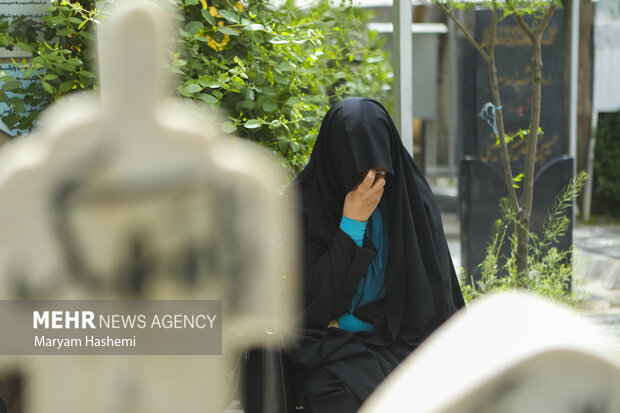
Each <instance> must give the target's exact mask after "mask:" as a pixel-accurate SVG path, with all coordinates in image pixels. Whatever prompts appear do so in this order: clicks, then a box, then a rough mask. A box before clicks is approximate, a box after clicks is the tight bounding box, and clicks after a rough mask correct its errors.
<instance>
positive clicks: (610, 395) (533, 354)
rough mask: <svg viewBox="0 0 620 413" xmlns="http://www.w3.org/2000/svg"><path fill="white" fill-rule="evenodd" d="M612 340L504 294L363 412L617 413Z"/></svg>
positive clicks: (567, 316)
mask: <svg viewBox="0 0 620 413" xmlns="http://www.w3.org/2000/svg"><path fill="white" fill-rule="evenodd" d="M609 340H610V339H609V338H608V337H607V336H606V335H605V334H604V333H603V332H601V331H599V330H598V327H595V326H594V325H592V324H590V323H589V322H588V321H586V320H585V319H583V318H581V317H579V316H578V315H576V314H573V313H571V312H570V311H568V310H566V309H564V308H561V307H559V306H557V305H555V304H550V303H547V302H545V301H543V300H541V299H539V298H535V297H533V296H529V295H524V294H513V293H510V294H499V295H496V296H493V297H490V298H486V299H482V301H481V302H480V303H474V304H472V305H471V306H470V308H469V309H468V311H467V312H465V311H463V312H460V313H459V314H457V315H456V316H455V317H454V318H452V319H451V320H449V321H448V322H447V323H446V324H445V325H444V326H442V327H441V328H440V329H439V330H437V331H436V332H435V333H434V334H433V335H432V336H431V337H430V338H429V339H428V340H427V341H426V342H424V343H423V344H422V346H421V347H420V348H419V349H417V350H416V351H415V352H414V353H413V354H412V355H411V356H409V358H407V359H406V360H405V361H404V362H403V363H402V364H401V365H400V366H399V367H398V368H397V369H396V370H395V371H394V372H393V373H392V375H390V376H389V377H388V378H387V379H386V381H385V382H384V383H383V384H382V385H381V386H380V387H379V388H378V389H377V390H376V391H375V392H374V393H373V395H372V396H371V397H370V399H368V401H367V402H366V403H365V404H364V406H363V407H362V409H361V410H360V413H375V412H376V413H379V412H396V411H404V410H406V411H416V412H419V413H430V412H433V413H478V412H486V413H505V412H519V413H520V412H523V413H530V412H545V413H556V412H557V413H564V412H574V413H587V412H589V413H594V412H596V413H615V412H618V411H620V393H619V392H618V389H620V348H618V346H617V344H615V343H612V342H611V341H609ZM405 406H413V408H411V409H410V408H405Z"/></svg>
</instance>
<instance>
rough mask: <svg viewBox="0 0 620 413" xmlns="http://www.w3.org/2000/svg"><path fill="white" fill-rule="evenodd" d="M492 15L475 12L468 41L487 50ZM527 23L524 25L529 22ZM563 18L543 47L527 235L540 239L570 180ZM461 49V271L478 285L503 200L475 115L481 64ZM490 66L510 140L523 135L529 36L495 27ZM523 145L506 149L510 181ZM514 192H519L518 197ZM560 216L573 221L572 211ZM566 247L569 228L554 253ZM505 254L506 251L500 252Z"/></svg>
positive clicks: (495, 163) (493, 146) (492, 144)
mask: <svg viewBox="0 0 620 413" xmlns="http://www.w3.org/2000/svg"><path fill="white" fill-rule="evenodd" d="M490 16H491V13H490V11H489V10H477V11H475V12H474V20H475V31H474V37H475V38H476V40H477V41H478V42H479V43H488V38H489V27H490V19H491V17H490ZM528 21H529V20H528ZM563 21H564V15H563V13H562V11H561V10H556V11H555V12H554V15H553V17H552V18H551V21H550V22H549V26H548V27H547V29H546V31H545V33H544V36H543V39H542V59H543V63H544V66H543V73H542V101H541V107H542V110H541V127H542V129H543V131H544V134H543V135H541V136H540V137H539V142H538V152H537V158H536V176H535V182H534V204H533V209H532V217H531V226H530V228H531V230H532V231H533V232H535V233H537V234H540V233H541V232H542V224H543V222H544V220H545V218H546V212H547V210H548V209H549V208H550V207H551V206H552V204H553V202H554V201H555V198H556V196H557V195H558V194H559V193H560V191H561V190H562V189H563V188H564V187H565V185H567V184H568V182H569V181H570V179H571V178H572V176H573V172H572V162H573V160H572V159H570V158H568V157H567V156H566V155H564V152H565V148H566V147H567V146H566V145H565V142H564V141H563V136H564V130H563V122H564V119H563V111H562V102H563V99H564V96H563V51H564V38H563V31H564V29H563V26H564V23H563ZM462 42H463V43H462V45H461V46H462V47H461V48H460V53H461V54H460V67H461V73H460V79H461V82H460V83H461V85H462V86H461V91H460V103H459V108H460V109H459V114H460V122H459V123H460V124H461V132H460V137H459V139H460V141H461V142H462V146H461V148H462V155H463V158H462V160H461V174H460V179H459V201H460V218H461V251H462V254H461V255H462V260H463V267H464V268H465V270H466V272H467V274H468V275H473V276H474V279H476V280H477V279H479V278H480V271H479V270H478V265H479V264H480V263H482V261H483V260H484V257H485V255H486V247H487V244H488V242H489V240H490V235H491V229H492V227H493V222H494V221H495V220H496V219H498V218H499V216H500V211H499V205H498V202H499V199H500V198H502V197H507V196H508V194H507V192H506V188H505V184H504V178H503V168H502V166H501V160H500V156H499V144H498V143H497V138H496V137H495V134H494V131H493V128H492V127H491V126H490V125H489V123H488V122H487V120H483V119H482V118H481V117H480V116H479V113H480V111H481V109H482V108H483V107H484V106H485V104H486V103H487V102H490V101H491V100H492V99H491V90H490V85H489V74H488V68H487V66H486V63H485V62H484V61H483V59H482V58H481V57H480V56H478V53H477V52H476V51H475V50H474V48H473V46H471V45H470V44H469V43H468V42H467V40H466V39H462ZM496 44H497V46H496V50H495V58H496V62H497V70H498V74H499V78H498V81H499V88H500V97H501V99H502V113H503V117H504V124H505V128H506V133H507V134H508V135H514V134H515V133H516V132H517V131H518V130H519V129H527V128H528V127H529V118H530V112H529V111H530V102H529V97H530V91H531V48H530V46H529V41H528V38H527V35H526V34H525V32H523V30H522V29H521V28H520V27H519V25H518V23H517V22H516V21H515V20H514V19H512V18H510V17H509V18H506V19H504V20H502V21H501V22H500V23H499V24H498V29H497V40H496ZM526 149H527V148H526V141H525V140H523V139H519V138H516V139H514V140H513V141H512V142H511V143H510V144H509V155H510V159H511V163H512V167H513V172H514V175H518V174H519V173H521V172H523V166H524V163H525V153H526ZM518 192H520V191H518ZM566 215H567V216H568V217H569V218H571V219H572V210H567V211H566ZM571 244H572V228H570V229H569V231H568V232H567V233H566V235H565V236H564V237H561V239H560V240H559V243H558V244H557V246H558V247H559V248H561V249H563V250H565V249H568V248H570V246H571ZM504 253H505V254H508V253H509V251H508V249H507V248H506V249H505V250H504Z"/></svg>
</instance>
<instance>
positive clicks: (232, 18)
mask: <svg viewBox="0 0 620 413" xmlns="http://www.w3.org/2000/svg"><path fill="white" fill-rule="evenodd" d="M218 12H219V13H220V16H222V17H223V18H225V19H226V20H228V21H229V22H231V23H237V22H238V21H239V20H238V17H237V13H233V12H232V11H230V10H218Z"/></svg>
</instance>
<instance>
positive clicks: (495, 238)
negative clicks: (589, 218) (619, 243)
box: [460, 172, 587, 307]
mask: <svg viewBox="0 0 620 413" xmlns="http://www.w3.org/2000/svg"><path fill="white" fill-rule="evenodd" d="M586 180H587V174H586V173H585V172H581V173H580V174H579V175H577V176H576V177H574V178H573V179H572V180H571V182H570V183H569V184H568V185H567V186H566V188H565V189H564V190H563V191H562V192H561V193H560V194H559V195H558V197H557V198H556V201H555V203H554V204H553V206H552V207H551V209H550V210H549V211H548V216H547V220H546V221H545V224H544V225H543V231H542V237H539V236H538V235H536V234H534V233H532V232H529V231H528V235H529V239H530V242H529V248H530V253H529V263H528V264H529V265H528V272H527V273H526V274H521V273H519V271H518V270H517V265H516V249H517V242H516V237H515V235H514V234H515V232H516V229H517V225H519V221H518V219H517V214H516V212H515V211H514V210H513V209H512V207H511V205H510V202H508V199H506V198H502V199H501V200H500V210H501V218H500V219H498V220H497V221H496V222H495V223H494V226H493V230H492V232H491V240H490V242H489V244H488V246H487V255H486V257H485V259H484V261H483V262H482V263H481V264H480V265H479V268H480V270H481V274H482V276H481V279H480V281H478V282H477V283H476V282H473V279H472V278H471V277H467V275H466V274H465V273H464V270H461V274H460V281H461V289H462V291H463V295H464V296H465V300H466V301H470V300H472V299H475V298H477V297H479V296H481V295H483V294H487V293H491V292H498V291H504V290H508V289H515V288H519V289H525V290H528V291H531V292H532V293H534V294H536V295H540V296H544V297H548V298H550V299H552V300H555V301H558V302H561V303H565V304H568V305H570V306H573V307H577V306H579V305H580V304H582V303H583V301H584V298H585V297H584V296H583V295H582V294H581V293H579V292H575V291H573V290H572V289H571V278H572V274H573V263H574V262H573V261H574V260H573V258H574V250H573V249H571V250H567V251H560V250H558V248H557V247H556V246H555V245H556V244H557V242H558V238H559V237H562V236H563V235H564V234H565V233H566V231H567V230H568V228H569V226H570V225H571V220H570V219H569V218H568V217H567V216H566V215H564V212H565V211H566V209H567V208H568V207H570V206H571V205H572V203H573V201H574V200H575V198H576V197H577V195H578V194H579V192H580V191H581V189H582V188H583V185H584V184H585V182H586ZM505 242H509V243H510V256H508V257H505V256H500V251H501V249H502V246H503V245H504V243H505ZM468 278H469V279H468Z"/></svg>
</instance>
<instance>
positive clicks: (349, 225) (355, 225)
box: [340, 215, 368, 247]
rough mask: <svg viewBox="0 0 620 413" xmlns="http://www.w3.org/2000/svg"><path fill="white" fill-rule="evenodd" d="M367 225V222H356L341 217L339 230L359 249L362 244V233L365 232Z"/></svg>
mask: <svg viewBox="0 0 620 413" xmlns="http://www.w3.org/2000/svg"><path fill="white" fill-rule="evenodd" d="M367 223H368V222H361V221H356V220H354V219H351V218H347V217H345V216H344V215H343V216H342V220H341V221H340V229H341V230H342V231H344V233H345V234H347V235H348V236H350V237H351V239H352V240H353V241H355V243H356V244H357V246H358V247H361V246H362V244H363V243H364V233H365V232H366V224H367Z"/></svg>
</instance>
